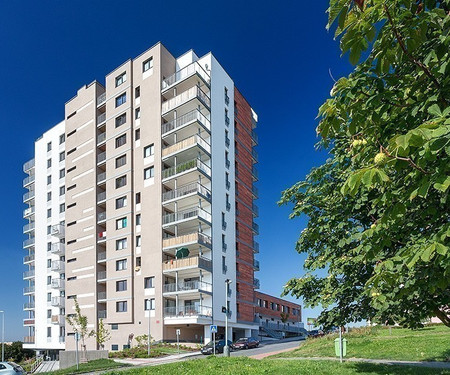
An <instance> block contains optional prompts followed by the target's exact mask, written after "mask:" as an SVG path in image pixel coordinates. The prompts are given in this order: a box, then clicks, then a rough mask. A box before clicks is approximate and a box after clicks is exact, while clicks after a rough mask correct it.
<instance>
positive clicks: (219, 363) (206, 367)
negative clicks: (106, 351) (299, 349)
mask: <svg viewBox="0 0 450 375" xmlns="http://www.w3.org/2000/svg"><path fill="white" fill-rule="evenodd" d="M145 374H159V375H174V374H179V375H218V374H220V375H244V374H245V375H247V374H249V375H258V374H264V375H268V374H269V375H270V374H272V375H280V374H282V375H377V374H379V375H387V374H392V375H419V374H420V375H435V374H436V375H444V374H445V375H449V374H450V372H449V371H448V370H447V371H445V370H437V369H426V368H414V367H409V366H389V365H376V364H369V363H343V364H340V363H339V362H335V361H303V360H299V361H288V360H267V359H265V360H256V359H250V358H245V357H238V358H223V357H221V358H217V357H209V358H208V359H196V360H190V361H185V362H177V363H171V364H168V365H161V366H153V367H141V368H134V369H129V370H124V371H113V372H108V375H145Z"/></svg>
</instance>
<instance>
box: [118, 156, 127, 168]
mask: <svg viewBox="0 0 450 375" xmlns="http://www.w3.org/2000/svg"><path fill="white" fill-rule="evenodd" d="M125 164H127V155H122V156H119V157H118V158H117V159H116V168H120V167H123V166H124V165H125Z"/></svg>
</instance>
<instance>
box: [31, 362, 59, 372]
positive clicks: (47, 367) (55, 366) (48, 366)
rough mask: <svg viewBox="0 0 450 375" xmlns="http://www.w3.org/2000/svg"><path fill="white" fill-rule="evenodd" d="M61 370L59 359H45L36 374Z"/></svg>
mask: <svg viewBox="0 0 450 375" xmlns="http://www.w3.org/2000/svg"><path fill="white" fill-rule="evenodd" d="M56 370H59V361H43V362H42V363H41V365H40V366H39V367H38V368H37V369H36V371H35V372H34V374H36V373H39V372H50V371H56Z"/></svg>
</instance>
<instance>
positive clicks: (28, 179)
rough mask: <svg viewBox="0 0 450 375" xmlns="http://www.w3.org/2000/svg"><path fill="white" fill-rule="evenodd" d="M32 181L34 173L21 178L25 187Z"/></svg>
mask: <svg viewBox="0 0 450 375" xmlns="http://www.w3.org/2000/svg"><path fill="white" fill-rule="evenodd" d="M33 182H34V174H32V175H30V176H27V177H25V178H24V179H23V187H27V186H28V185H30V184H32V183H33Z"/></svg>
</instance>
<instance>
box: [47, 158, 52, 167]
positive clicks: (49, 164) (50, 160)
mask: <svg viewBox="0 0 450 375" xmlns="http://www.w3.org/2000/svg"><path fill="white" fill-rule="evenodd" d="M51 166H52V159H47V168H51Z"/></svg>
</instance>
